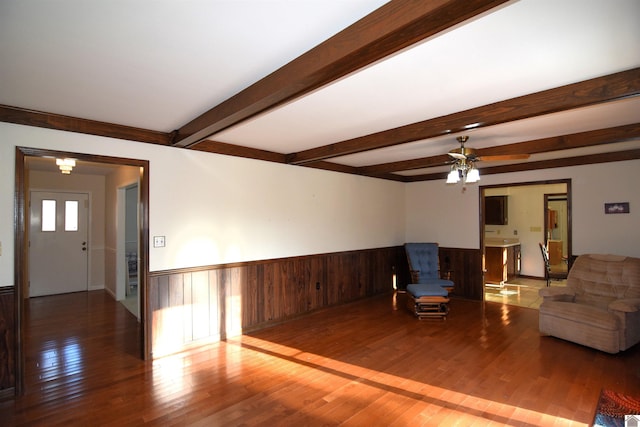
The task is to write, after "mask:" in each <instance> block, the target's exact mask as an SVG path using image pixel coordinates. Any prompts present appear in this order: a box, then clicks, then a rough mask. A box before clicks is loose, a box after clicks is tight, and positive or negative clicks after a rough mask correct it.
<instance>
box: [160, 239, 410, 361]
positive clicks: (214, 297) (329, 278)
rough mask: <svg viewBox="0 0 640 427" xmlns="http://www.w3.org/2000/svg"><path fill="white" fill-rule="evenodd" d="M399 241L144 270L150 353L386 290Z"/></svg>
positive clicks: (401, 258)
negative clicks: (393, 244) (388, 244)
mask: <svg viewBox="0 0 640 427" xmlns="http://www.w3.org/2000/svg"><path fill="white" fill-rule="evenodd" d="M404 264H406V258H405V255H404V249H403V247H402V246H396V247H388V248H377V249H367V250H359V251H349V252H339V253H330V254H321V255H309V256H301V257H291V258H283V259H275V260H267V261H256V262H246V263H237V264H227V265H217V266H210V267H206V268H194V269H182V270H171V271H163V272H152V273H150V275H149V292H148V298H149V316H150V317H149V321H151V331H152V334H151V350H152V357H153V358H157V357H160V356H163V355H167V354H171V353H175V352H179V351H183V350H188V349H191V348H194V347H196V346H200V345H202V344H205V343H207V342H215V341H219V340H221V339H225V338H226V337H230V336H236V335H239V334H241V333H243V332H247V331H251V330H256V329H260V328H263V327H265V326H270V325H273V324H277V323H279V322H282V321H285V320H287V319H292V318H295V317H297V316H300V315H302V314H305V313H309V312H312V311H315V310H318V309H321V308H325V307H330V306H334V305H338V304H343V303H346V302H349V301H354V300H356V299H360V298H364V297H369V296H373V295H377V294H381V293H386V292H392V291H393V276H394V274H395V271H396V269H397V266H402V265H404Z"/></svg>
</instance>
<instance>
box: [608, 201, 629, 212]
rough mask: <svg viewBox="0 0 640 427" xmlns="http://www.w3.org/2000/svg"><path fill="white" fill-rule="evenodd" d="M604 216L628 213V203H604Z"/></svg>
mask: <svg viewBox="0 0 640 427" xmlns="http://www.w3.org/2000/svg"><path fill="white" fill-rule="evenodd" d="M604 213H605V214H622V213H629V202H618V203H605V204H604Z"/></svg>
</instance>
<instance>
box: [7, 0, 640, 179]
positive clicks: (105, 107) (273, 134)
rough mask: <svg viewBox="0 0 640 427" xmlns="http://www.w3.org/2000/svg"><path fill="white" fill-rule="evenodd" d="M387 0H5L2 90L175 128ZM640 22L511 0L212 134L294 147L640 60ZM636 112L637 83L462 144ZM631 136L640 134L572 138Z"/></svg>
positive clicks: (389, 157) (10, 97)
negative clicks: (618, 96)
mask: <svg viewBox="0 0 640 427" xmlns="http://www.w3.org/2000/svg"><path fill="white" fill-rule="evenodd" d="M384 3H386V2H385V1H382V0H317V1H316V0H304V1H292V0H226V1H225V0H200V1H196V0H185V1H175V0H154V1H151V0H139V1H131V0H111V1H91V2H88V1H86V0H57V1H47V0H3V1H1V2H0V58H2V60H1V61H0V104H3V105H8V106H12V107H18V108H24V109H30V110H37V111H43V112H47V113H54V114H61V115H66V116H72V117H79V118H84V119H91V120H98V121H103V122H108V123H114V124H120V125H126V126H133V127H138V128H143V129H149V130H155V131H161V132H171V131H172V130H174V129H178V128H180V127H181V126H183V125H185V124H186V123H188V122H189V121H191V120H192V119H194V118H195V117H197V116H198V115H200V114H202V113H204V112H206V111H207V110H209V109H211V108H212V107H214V106H216V105H218V104H219V103H221V102H222V101H224V100H226V99H228V98H229V97H231V96H232V95H234V94H236V93H238V92H239V91H241V90H243V89H244V88H246V87H248V86H250V85H251V84H252V83H254V82H257V81H258V80H260V79H262V78H263V77H265V76H266V75H268V74H269V73H271V72H273V71H275V70H276V69H278V68H279V67H281V66H283V65H285V64H287V63H288V62H290V61H291V60H293V59H295V58H296V57H298V56H300V55H301V54H303V53H304V52H306V51H308V50H309V49H311V48H313V47H314V46H316V45H318V44H320V43H321V42H323V41H324V40H326V39H327V38H329V37H330V36H332V35H334V34H335V33H337V32H339V31H340V30H342V29H344V28H345V27H347V26H349V25H350V24H352V23H354V22H355V21H357V20H358V19H360V18H362V17H364V16H365V15H367V14H369V13H370V12H372V11H374V10H375V9H377V8H378V7H380V6H381V5H383V4H384ZM639 22H640V2H639V1H638V0H609V1H606V2H605V1H602V0H521V1H514V2H508V3H506V4H505V5H503V6H501V7H498V8H496V9H493V10H492V11H490V12H487V13H484V14H483V15H481V16H479V17H476V18H473V19H471V20H469V21H466V22H463V23H462V24H459V25H457V26H455V27H453V28H451V29H449V30H447V31H445V32H443V33H439V34H437V35H436V36H434V37H431V38H429V39H427V40H425V41H423V42H420V43H418V44H416V45H414V46H411V47H410V48H407V49H405V50H403V51H402V52H400V53H397V54H395V55H393V56H391V57H389V58H386V59H384V60H381V61H378V62H377V63H375V64H373V65H370V66H368V67H366V68H364V69H362V70H360V71H358V72H355V73H352V74H350V75H348V76H346V77H344V78H341V79H339V80H337V81H335V82H333V83H332V84H329V85H326V86H324V87H322V88H320V89H317V90H315V91H313V92H312V93H310V94H307V95H306V96H303V97H301V98H298V99H296V100H293V101H291V102H288V103H286V104H284V105H281V106H279V107H277V108H274V109H271V110H268V111H267V112H265V113H262V114H260V115H257V116H255V117H253V118H251V119H249V120H246V121H243V122H241V123H239V124H237V125H235V126H232V127H231V128H228V129H226V130H224V131H222V132H219V133H217V134H214V135H212V136H211V137H210V139H211V140H215V141H220V142H225V143H230V144H234V145H239V146H244V147H251V148H256V149H260V150H267V151H272V152H276V153H282V154H287V153H295V152H299V151H302V150H306V149H311V148H314V147H319V146H324V145H327V144H331V143H336V142H340V141H344V140H347V139H351V138H355V137H360V136H364V135H369V134H372V133H375V132H379V131H383V130H385V129H390V128H394V127H398V126H403V125H407V124H410V123H415V122H419V121H423V120H427V119H431V118H435V117H440V116H444V115H447V114H452V113H455V112H458V111H462V110H467V109H470V108H473V107H478V106H483V105H487V104H491V103H494V102H497V101H501V100H506V99H511V98H514V97H518V96H522V95H527V94H531V93H534V92H539V91H542V90H546V89H551V88H555V87H558V86H562V85H566V84H570V83H575V82H580V81H584V80H588V79H591V78H595V77H600V76H605V75H608V74H613V73H616V72H620V71H624V70H629V69H633V68H638V67H640V25H639ZM631 123H640V97H633V98H629V99H625V100H619V101H615V102H610V103H607V104H601V105H595V106H591V107H586V108H580V109H576V110H570V111H565V112H558V113H555V114H548V115H546V116H540V117H535V118H530V119H525V120H519V121H515V122H509V123H506V124H501V125H495V126H489V127H481V128H478V129H471V130H470V131H469V132H468V134H469V135H470V137H471V138H470V141H469V143H468V145H469V146H471V147H474V148H483V147H490V146H496V145H503V144H511V143H515V142H521V141H530V140H537V139H540V138H546V137H550V136H558V135H565V134H571V133H577V132H583V131H588V130H595V129H603V128H609V127H613V126H620V125H624V124H631ZM455 136H456V135H453V134H452V135H446V136H442V137H437V138H432V139H429V140H422V141H415V142H410V143H407V144H402V145H397V146H393V147H387V148H383V149H378V150H372V151H365V152H362V153H357V154H351V155H346V156H341V157H337V158H334V159H331V160H330V161H332V162H335V163H339V164H343V165H348V166H355V167H358V166H366V165H372V164H380V163H387V162H395V161H401V160H408V159H413V158H422V157H429V156H434V155H438V154H444V153H446V152H447V151H449V149H451V148H455V146H456V145H457V143H456V141H455ZM629 147H631V148H640V141H639V140H638V139H637V138H636V139H634V140H633V141H631V142H625V143H619V144H618V143H616V144H606V145H602V146H598V147H592V148H590V149H589V150H583V151H578V152H590V153H591V152H596V153H597V152H600V151H605V150H606V151H611V150H620V149H629ZM575 153H576V152H573V153H569V152H566V153H563V154H560V153H557V154H556V156H560V155H568V154H571V155H575ZM553 156H554V154H549V153H545V154H544V155H542V154H539V155H535V156H532V158H531V159H530V160H529V161H536V160H539V159H541V158H549V157H553ZM439 170H443V169H442V168H439V169H438V168H433V169H431V172H433V171H439ZM424 172H425V171H424V170H415V171H410V172H404V174H405V175H411V174H419V173H424ZM400 173H402V172H400Z"/></svg>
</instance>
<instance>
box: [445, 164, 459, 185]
mask: <svg viewBox="0 0 640 427" xmlns="http://www.w3.org/2000/svg"><path fill="white" fill-rule="evenodd" d="M458 181H460V174H459V173H458V170H457V169H456V168H455V167H453V168H451V172H449V175H447V184H455V183H457V182H458Z"/></svg>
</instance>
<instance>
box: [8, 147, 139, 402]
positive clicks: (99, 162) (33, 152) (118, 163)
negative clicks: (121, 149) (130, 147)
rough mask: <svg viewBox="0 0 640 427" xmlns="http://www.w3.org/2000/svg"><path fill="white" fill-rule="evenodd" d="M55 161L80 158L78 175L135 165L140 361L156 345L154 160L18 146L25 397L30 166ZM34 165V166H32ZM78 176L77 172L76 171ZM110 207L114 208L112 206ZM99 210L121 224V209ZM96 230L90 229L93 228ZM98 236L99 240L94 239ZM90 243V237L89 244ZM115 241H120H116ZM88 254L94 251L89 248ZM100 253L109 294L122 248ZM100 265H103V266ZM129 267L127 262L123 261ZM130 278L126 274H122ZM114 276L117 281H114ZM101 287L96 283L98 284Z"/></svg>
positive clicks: (20, 380) (18, 307) (19, 383)
mask: <svg viewBox="0 0 640 427" xmlns="http://www.w3.org/2000/svg"><path fill="white" fill-rule="evenodd" d="M55 158H73V159H76V162H77V167H76V168H75V169H74V171H76V172H77V173H79V172H80V171H82V170H83V168H85V169H84V171H85V173H87V174H90V173H91V172H89V171H93V173H99V172H97V170H100V169H105V168H107V169H120V168H121V167H123V166H127V167H129V168H128V170H129V172H131V171H133V175H134V176H135V181H136V182H137V183H138V184H137V185H138V186H139V203H138V205H139V212H140V214H139V228H138V230H139V231H138V238H137V240H138V247H139V251H138V262H137V284H138V286H137V291H138V293H139V299H140V304H139V314H140V316H139V319H140V325H139V328H137V330H138V331H139V332H137V333H138V334H139V342H140V346H139V348H140V355H139V357H140V358H142V359H148V358H149V357H150V345H149V342H150V340H149V332H148V324H147V322H146V321H145V314H146V292H145V289H146V284H147V277H148V255H149V245H148V242H149V238H148V230H149V226H148V224H149V211H148V206H149V172H148V170H149V162H148V161H146V160H137V159H130V158H117V157H106V156H96V155H90V154H82V153H73V152H59V151H54V150H42V149H32V148H27V147H17V148H16V180H15V193H16V216H15V225H14V231H15V236H16V239H15V253H16V263H15V278H16V279H15V283H16V292H15V295H16V298H15V312H16V315H17V322H16V325H15V331H14V333H15V334H16V335H15V336H16V337H17V338H18V339H17V342H18V349H17V357H16V392H17V393H18V394H21V393H23V392H24V384H25V383H24V375H25V364H26V361H25V355H24V352H23V349H22V343H23V342H24V340H23V334H25V333H27V332H26V331H24V330H23V328H22V324H23V318H24V312H23V310H24V305H23V304H22V302H23V301H24V299H25V298H27V297H29V287H28V286H29V277H30V271H29V267H28V266H29V264H30V263H29V254H28V250H25V249H28V247H27V245H28V241H29V237H30V236H29V233H30V212H29V208H28V201H29V198H30V187H29V182H30V180H29V173H30V170H29V168H30V164H31V162H36V163H37V162H41V163H53V164H55V163H54V162H55V160H54V159H55ZM31 166H32V165H31ZM72 173H73V172H72ZM113 194H114V195H113V201H112V203H113V206H115V199H116V197H115V190H114V193H113ZM105 205H108V206H111V205H109V204H108V203H105ZM98 211H99V212H101V213H104V215H111V216H112V219H113V223H115V216H116V211H115V208H114V209H113V210H111V209H108V208H105V206H104V205H103V206H101V209H98ZM90 227H91V226H89V228H90ZM89 234H90V235H89V237H90V238H91V232H90V233H89ZM94 237H95V236H94ZM88 241H90V239H89V240H88ZM114 242H115V238H114ZM87 247H88V248H89V249H88V250H91V249H92V248H91V247H90V246H89V244H87ZM93 250H95V251H99V252H100V251H101V252H100V253H99V255H97V257H95V258H94V261H95V260H96V259H97V260H101V259H104V263H103V264H102V265H103V266H105V267H104V268H105V271H103V272H102V273H103V274H104V277H105V279H104V280H103V283H105V285H103V289H106V290H109V289H108V287H109V286H111V285H109V284H108V283H115V276H116V275H117V274H118V272H117V271H116V270H115V267H112V266H114V265H115V259H116V255H115V254H116V249H115V243H113V244H108V243H103V244H102V246H101V247H98V248H93ZM98 264H99V263H98ZM123 264H124V263H123ZM97 270H99V268H95V265H94V266H93V272H94V273H95V275H97V276H98V277H99V275H100V273H101V272H100V271H97ZM91 271H92V265H89V274H90V275H91ZM122 273H123V274H124V271H123V272H122ZM109 275H111V276H112V277H109ZM94 284H95V283H94ZM112 289H113V290H112V291H109V292H113V295H114V297H115V285H113V287H112Z"/></svg>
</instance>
